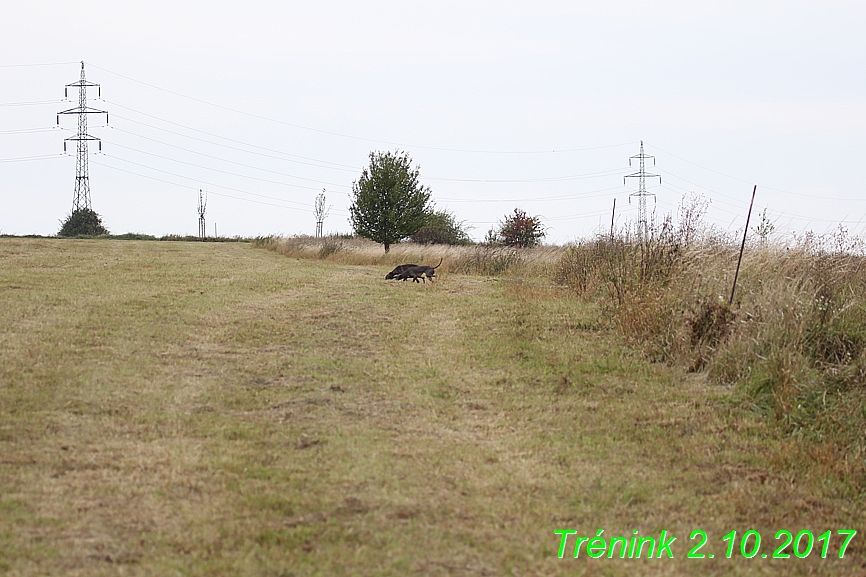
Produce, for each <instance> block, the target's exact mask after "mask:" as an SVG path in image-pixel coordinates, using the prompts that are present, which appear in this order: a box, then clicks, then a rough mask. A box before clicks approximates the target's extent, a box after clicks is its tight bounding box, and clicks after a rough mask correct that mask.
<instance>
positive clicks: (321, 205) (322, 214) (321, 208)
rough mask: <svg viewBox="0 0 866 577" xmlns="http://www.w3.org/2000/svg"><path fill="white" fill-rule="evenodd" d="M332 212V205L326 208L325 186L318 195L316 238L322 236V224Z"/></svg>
mask: <svg viewBox="0 0 866 577" xmlns="http://www.w3.org/2000/svg"><path fill="white" fill-rule="evenodd" d="M330 212H331V207H328V208H325V189H324V188H323V189H322V194H320V195H319V196H317V197H316V206H315V213H316V238H322V225H323V224H324V222H325V219H326V218H328V213H330Z"/></svg>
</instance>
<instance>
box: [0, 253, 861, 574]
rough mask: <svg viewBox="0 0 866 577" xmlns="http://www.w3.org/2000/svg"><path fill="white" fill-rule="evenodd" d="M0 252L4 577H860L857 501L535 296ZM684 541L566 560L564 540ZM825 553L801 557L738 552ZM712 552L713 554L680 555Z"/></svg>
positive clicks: (764, 431)
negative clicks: (732, 536)
mask: <svg viewBox="0 0 866 577" xmlns="http://www.w3.org/2000/svg"><path fill="white" fill-rule="evenodd" d="M388 268H390V267H384V266H363V265H351V264H344V263H336V262H330V261H320V260H314V259H296V258H289V257H287V256H283V255H281V254H277V253H276V252H274V251H268V250H262V249H259V248H254V247H253V246H251V245H250V244H246V243H227V244H209V243H182V242H177V243H156V242H147V241H112V240H65V241H63V240H50V239H0V305H2V306H0V574H5V575H82V576H84V575H87V576H92V575H160V576H163V575H201V576H213V575H267V576H284V577H287V576H294V577H301V576H311V575H377V576H378V575H395V576H396V575H401V576H402V575H443V576H444V575H490V576H493V575H569V576H575V575H577V576H580V575H587V576H589V575H611V576H613V575H623V576H625V575H629V576H631V575H696V574H700V575H707V576H711V575H780V574H784V575H841V576H848V575H850V576H854V575H863V574H864V572H866V557H864V551H866V548H864V543H866V541H864V539H866V535H862V534H858V535H857V537H855V539H854V540H853V542H852V543H851V545H850V546H849V548H848V551H847V553H846V555H845V557H844V558H843V559H839V558H838V547H839V545H840V544H841V538H840V537H838V536H837V534H836V531H837V530H840V529H857V530H862V529H863V519H864V517H863V509H862V503H861V502H858V501H856V500H854V497H850V496H849V497H842V496H840V495H842V494H843V493H842V492H840V491H838V490H837V488H836V487H834V486H833V485H832V484H822V483H820V481H816V480H814V479H812V478H811V477H808V476H801V475H799V474H798V472H797V471H796V470H792V468H791V467H790V464H789V463H788V461H787V460H786V459H785V455H786V454H788V453H789V450H790V448H791V445H790V443H791V441H789V440H788V437H786V436H785V435H784V434H782V433H781V432H780V431H779V430H778V428H777V427H774V426H773V425H772V424H771V423H769V421H767V420H766V419H764V418H761V416H760V415H757V414H755V413H750V412H748V411H746V410H744V409H742V408H740V406H739V405H736V404H734V403H732V402H731V400H730V395H729V389H727V388H722V387H718V386H714V385H710V384H708V381H707V379H706V378H705V376H703V375H701V374H686V373H685V372H682V371H681V370H679V369H676V368H672V367H670V366H667V365H664V364H651V363H649V362H647V361H646V360H644V357H643V356H641V355H640V354H638V353H635V352H633V351H631V350H630V349H628V348H626V347H624V346H623V345H622V344H621V341H620V339H619V337H618V336H617V334H616V333H614V332H611V331H609V330H607V329H603V328H601V327H602V325H601V324H599V322H598V311H597V310H595V309H594V308H593V305H591V304H587V303H585V302H582V301H579V300H576V299H573V298H571V297H569V296H568V294H567V293H565V292H563V289H560V288H558V287H555V286H552V285H547V284H546V283H545V282H543V281H539V280H538V279H535V280H533V281H531V282H529V281H525V282H524V281H522V280H521V279H520V278H508V279H502V280H499V281H497V280H494V279H492V278H487V277H480V276H477V277H476V276H461V275H457V274H453V273H450V274H449V273H448V272H447V269H446V270H445V271H444V272H443V275H442V278H440V279H439V280H438V281H437V282H436V283H433V284H432V285H431V284H430V283H428V284H426V285H418V284H412V283H388V282H386V281H384V280H383V278H382V277H383V276H384V274H385V272H387V270H388ZM563 529H565V530H576V531H577V532H578V535H584V536H590V537H591V536H594V535H595V534H596V533H597V531H598V530H599V529H604V530H605V533H604V536H605V537H610V536H614V535H624V536H631V535H632V534H633V531H634V530H637V531H639V533H640V535H642V536H643V535H654V536H658V533H659V532H660V531H661V530H667V531H668V533H669V534H672V535H674V536H676V537H677V541H676V542H675V543H674V544H673V546H672V552H673V554H674V559H667V558H665V559H652V560H648V559H608V558H607V557H606V556H605V557H603V558H600V559H589V558H588V557H587V555H586V551H585V550H584V551H582V552H581V555H580V557H579V558H578V559H574V558H573V557H572V556H571V551H570V549H572V548H573V543H574V538H573V537H572V538H571V540H570V541H569V544H570V546H569V547H568V549H569V550H567V551H566V554H565V558H562V559H560V558H558V555H557V553H558V548H559V544H560V540H559V537H558V536H557V535H555V534H554V531H555V530H563ZM750 529H754V530H757V531H760V532H761V534H762V535H763V545H762V548H761V553H762V554H763V553H767V554H770V555H772V552H773V550H774V549H776V548H777V547H778V545H779V544H780V541H776V540H775V539H774V538H773V536H774V534H775V533H776V532H777V531H779V530H783V529H787V530H789V531H791V532H792V533H795V534H796V532H797V531H800V530H802V529H810V530H811V531H812V532H813V533H814V535H815V536H816V537H817V536H818V535H819V534H821V533H823V532H825V531H827V530H832V531H833V537H832V539H831V544H830V552H829V554H828V555H827V558H826V559H821V558H820V556H819V549H820V544H817V545H816V548H815V551H814V552H813V553H812V554H811V555H810V556H809V557H808V558H805V559H798V558H796V557H795V556H794V555H793V554H791V553H792V550H791V548H789V549H788V550H787V553H789V554H791V557H790V558H789V559H762V558H761V554H759V555H757V556H756V557H755V558H751V559H745V558H743V557H742V556H741V555H740V553H739V541H738V542H737V547H736V549H735V555H734V558H733V559H725V558H724V557H725V555H724V552H725V544H724V543H723V542H722V536H723V535H725V534H727V533H729V532H730V531H733V530H736V531H738V535H742V534H743V533H744V532H745V531H747V530H750ZM694 530H703V531H706V533H707V534H708V536H709V542H708V543H707V545H706V546H705V547H704V548H703V549H701V551H700V552H701V553H705V554H707V555H709V554H711V553H713V554H715V558H714V559H709V558H705V559H686V554H687V552H688V550H689V548H690V547H691V546H693V545H694V544H695V543H696V542H695V541H689V539H688V537H689V534H690V533H691V532H692V531H694Z"/></svg>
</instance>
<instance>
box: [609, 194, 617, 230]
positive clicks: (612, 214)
mask: <svg viewBox="0 0 866 577" xmlns="http://www.w3.org/2000/svg"><path fill="white" fill-rule="evenodd" d="M615 216H616V197H613V210H612V211H611V213H610V240H613V219H614V217H615Z"/></svg>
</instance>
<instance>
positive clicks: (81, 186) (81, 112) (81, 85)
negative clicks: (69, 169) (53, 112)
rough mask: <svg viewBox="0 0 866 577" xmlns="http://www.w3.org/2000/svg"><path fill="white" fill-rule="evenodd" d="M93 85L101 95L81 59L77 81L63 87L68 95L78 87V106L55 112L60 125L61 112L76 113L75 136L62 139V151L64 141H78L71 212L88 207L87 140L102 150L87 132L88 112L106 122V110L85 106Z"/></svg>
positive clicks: (64, 145) (98, 87)
mask: <svg viewBox="0 0 866 577" xmlns="http://www.w3.org/2000/svg"><path fill="white" fill-rule="evenodd" d="M92 86H95V87H96V88H97V89H98V90H99V96H102V88H100V86H99V84H94V83H93V82H88V81H87V79H86V78H85V77H84V61H83V60H82V61H81V78H80V79H79V80H78V82H73V83H72V84H67V85H66V87H65V88H64V89H63V94H64V96H66V97H68V96H69V88H70V87H73V88H78V106H77V107H76V108H70V109H69V110H64V111H63V112H58V113H57V124H58V126H59V125H60V115H61V114H77V115H78V133H77V134H76V135H75V136H70V137H69V138H67V139H65V140H64V141H63V151H64V152H66V141H67V140H69V141H73V142H77V143H78V152H77V155H76V160H75V197H74V198H73V199H72V212H76V211H78V210H80V209H82V208H88V209H89V208H90V174H89V170H88V167H87V141H89V140H96V141H98V142H99V150H102V141H101V140H100V139H99V138H96V137H95V136H90V135H89V134H87V115H88V114H104V115H105V122H106V124H107V123H108V112H107V111H105V110H97V109H96V108H90V107H89V106H87V89H88V88H89V87H92Z"/></svg>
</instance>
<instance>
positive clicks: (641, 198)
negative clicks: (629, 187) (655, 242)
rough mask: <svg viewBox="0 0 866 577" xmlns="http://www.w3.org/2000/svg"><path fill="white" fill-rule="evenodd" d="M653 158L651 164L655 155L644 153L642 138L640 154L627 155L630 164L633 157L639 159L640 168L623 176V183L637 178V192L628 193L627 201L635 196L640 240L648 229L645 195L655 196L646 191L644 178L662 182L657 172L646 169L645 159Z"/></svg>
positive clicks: (645, 236)
mask: <svg viewBox="0 0 866 577" xmlns="http://www.w3.org/2000/svg"><path fill="white" fill-rule="evenodd" d="M647 158H652V159H653V166H655V163H656V157H655V156H649V155H647V154H644V152H643V140H641V141H640V154H636V155H634V156H631V157H629V159H628V165H629V166H631V161H632V160H634V159H638V160H639V161H640V170H638V171H637V172H635V173H634V174H627V175H626V176H624V177H623V179H622V181H623V184H624V183H625V179H626V178H637V179H638V187H637V192H633V193H631V194H630V195H628V197H629V198H628V201H629V203H630V202H631V197H633V196H636V197H637V228H638V237H639V238H640V240H642V241H643V240H646V238H647V234H648V230H647V218H646V197H648V196H652V197H655V194H653V193H651V192H647V190H646V179H647V178H658V179H659V184H661V182H662V177H661V176H659V175H658V174H650V173H648V172H647V171H646V159H647Z"/></svg>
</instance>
